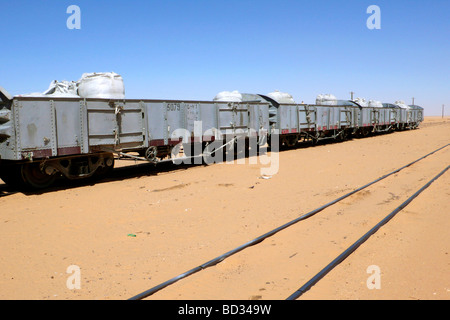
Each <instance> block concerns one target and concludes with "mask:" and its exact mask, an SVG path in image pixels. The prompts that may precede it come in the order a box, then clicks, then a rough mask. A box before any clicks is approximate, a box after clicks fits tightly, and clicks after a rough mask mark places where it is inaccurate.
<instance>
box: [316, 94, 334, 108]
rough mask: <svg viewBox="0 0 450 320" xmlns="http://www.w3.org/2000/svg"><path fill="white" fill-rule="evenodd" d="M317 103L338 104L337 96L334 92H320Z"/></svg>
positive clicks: (323, 104) (324, 104) (322, 104)
mask: <svg viewBox="0 0 450 320" xmlns="http://www.w3.org/2000/svg"><path fill="white" fill-rule="evenodd" d="M316 104H317V105H321V106H329V105H335V104H337V98H336V97H335V96H334V95H332V94H319V95H318V96H317V98H316Z"/></svg>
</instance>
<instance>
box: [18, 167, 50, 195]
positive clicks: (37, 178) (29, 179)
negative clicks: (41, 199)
mask: <svg viewBox="0 0 450 320" xmlns="http://www.w3.org/2000/svg"><path fill="white" fill-rule="evenodd" d="M21 176H22V179H23V181H24V182H25V185H26V186H28V187H31V188H33V189H45V188H48V187H50V186H51V185H52V184H53V182H55V180H56V174H53V175H48V174H46V173H45V172H42V171H41V168H40V164H39V163H26V164H23V165H21Z"/></svg>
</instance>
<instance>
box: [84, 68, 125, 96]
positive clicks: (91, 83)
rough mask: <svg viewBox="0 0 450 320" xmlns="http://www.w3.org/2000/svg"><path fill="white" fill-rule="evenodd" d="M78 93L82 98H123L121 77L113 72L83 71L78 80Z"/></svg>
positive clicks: (123, 91) (123, 88)
mask: <svg viewBox="0 0 450 320" xmlns="http://www.w3.org/2000/svg"><path fill="white" fill-rule="evenodd" d="M78 95H79V96H80V97H82V98H101V99H124V98H125V87H124V84H123V79H122V77H121V76H120V75H118V74H117V73H114V72H108V73H85V74H83V76H82V77H81V80H79V81H78Z"/></svg>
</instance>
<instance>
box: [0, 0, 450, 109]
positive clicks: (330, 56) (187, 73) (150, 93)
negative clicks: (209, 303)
mask: <svg viewBox="0 0 450 320" xmlns="http://www.w3.org/2000/svg"><path fill="white" fill-rule="evenodd" d="M72 4H74V5H78V6H79V7H80V9H81V29H80V30H69V29H68V28H67V26H66V21H67V19H68V18H69V17H70V14H68V13H66V10H67V8H68V7H69V6H70V5H72ZM370 5H378V6H379V7H380V9H381V29H380V30H369V29H368V28H367V26H366V21H367V19H368V18H369V17H370V14H368V13H367V12H366V10H367V8H368V7H369V6H370ZM0 8H1V9H0V19H1V20H0V21H1V24H2V28H1V31H2V32H1V37H2V44H3V45H2V49H1V50H0V58H1V64H0V86H3V87H4V88H5V89H7V90H8V91H9V92H10V93H11V94H13V95H16V94H22V93H30V92H42V91H45V90H46V89H47V88H48V85H49V83H50V82H51V81H52V80H78V79H79V78H80V77H81V75H82V74H83V73H85V72H106V71H114V72H116V73H119V74H121V75H122V76H123V78H124V81H125V90H126V97H127V98H146V99H181V100H183V99H184V100H211V99H212V98H213V97H214V96H215V95H216V94H217V93H218V92H220V91H224V90H239V91H241V92H247V93H263V94H267V93H269V92H271V91H273V90H280V91H285V92H289V93H290V94H292V95H293V96H294V99H295V100H296V101H297V102H302V101H304V102H306V103H314V102H315V98H316V96H317V95H318V94H320V93H332V94H334V95H335V96H337V97H338V98H340V99H347V98H349V97H350V93H349V92H350V91H354V92H355V97H363V98H366V99H367V100H369V99H375V100H381V101H383V102H394V101H395V100H404V101H406V102H407V103H411V98H412V97H415V98H416V100H415V101H416V104H419V105H422V106H423V107H424V108H425V110H426V114H427V115H440V113H441V107H442V104H445V105H446V106H448V107H446V109H447V110H450V19H449V17H450V1H448V0H428V1H425V0H410V1H406V0H389V1H381V0H371V1H365V0H336V1H323V0H316V1H300V0H289V1H288V0H278V1H274V0H259V1H251V0H192V1H189V0H184V1H181V0H160V1H152V0H145V1H140V0H139V1H138V0H130V1H124V0H120V1H119V0H95V1H94V0H90V1H84V0H70V1H65V0H33V1H29V0H28V1H25V0H15V1H10V0H0ZM447 113H450V111H447Z"/></svg>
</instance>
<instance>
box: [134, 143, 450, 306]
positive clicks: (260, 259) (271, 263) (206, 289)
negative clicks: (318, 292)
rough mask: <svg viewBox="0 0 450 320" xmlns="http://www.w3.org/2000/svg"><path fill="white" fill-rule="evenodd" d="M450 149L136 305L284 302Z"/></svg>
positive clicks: (140, 296)
mask: <svg viewBox="0 0 450 320" xmlns="http://www.w3.org/2000/svg"><path fill="white" fill-rule="evenodd" d="M447 147H448V144H447V145H445V146H443V147H441V148H439V149H436V150H434V151H433V152H431V153H429V154H427V155H424V156H423V157H420V158H419V159H417V160H415V161H413V162H411V163H409V164H406V165H405V166H403V167H401V168H398V169H396V170H394V171H392V172H390V173H388V174H386V175H384V176H382V177H380V178H379V179H376V180H374V181H372V182H370V183H368V184H367V185H365V186H362V187H360V188H357V189H355V190H353V191H352V192H349V193H347V194H346V195H344V196H341V197H339V198H337V199H335V200H332V201H330V202H329V203H327V204H326V205H324V206H321V207H319V208H318V209H316V210H313V211H311V212H309V213H307V214H304V215H302V216H300V217H299V218H297V219H295V220H292V221H290V222H288V223H286V224H284V225H282V226H280V227H279V228H276V229H274V230H272V231H269V232H268V233H266V234H264V235H262V236H261V237H258V238H255V239H253V240H251V241H249V242H248V243H245V244H243V245H241V246H239V247H237V248H235V249H234V250H231V251H229V252H227V253H225V254H223V255H220V256H218V257H216V258H215V259H212V260H210V261H209V262H206V263H204V264H202V265H200V266H198V267H194V268H192V269H190V270H187V271H186V272H185V273H182V274H180V275H178V276H176V277H174V278H172V279H169V280H168V281H166V282H163V283H161V284H159V285H156V286H154V287H152V288H151V289H149V290H146V291H144V292H142V293H141V294H138V295H136V296H134V297H132V298H131V299H144V298H147V297H152V298H155V299H178V298H179V299H285V298H286V296H288V295H290V294H291V293H292V292H294V291H295V290H297V289H298V286H299V284H300V283H301V282H302V281H304V282H306V281H307V280H308V279H310V278H311V277H313V276H314V274H316V273H317V272H319V271H320V270H321V268H322V267H323V266H325V265H327V264H328V262H329V261H330V259H332V258H334V257H335V256H337V255H338V254H339V253H341V252H342V251H343V250H344V249H345V248H346V247H348V246H349V245H351V244H352V243H353V242H355V241H356V240H357V239H359V238H360V237H361V236H362V235H363V234H365V233H366V232H367V231H368V230H370V229H371V228H372V226H374V225H376V224H377V223H378V222H379V221H380V220H381V219H383V218H384V217H385V216H386V215H387V214H388V213H389V212H391V211H392V209H394V208H395V207H396V206H398V205H399V204H401V203H402V202H404V201H405V200H406V199H408V197H410V196H411V195H412V194H413V193H414V192H415V191H416V190H417V189H419V188H420V187H421V186H422V185H423V184H424V183H425V182H426V181H428V180H429V179H431V178H432V177H433V176H434V175H435V174H436V173H437V172H435V171H436V170H435V168H436V167H444V165H445V166H446V165H448V162H449V155H448V154H449V153H448V151H449V150H448V148H447ZM433 169H434V170H433ZM319 212H320V214H317V213H319ZM300 221H301V222H302V223H298V222H300ZM342 226H345V227H342ZM281 231H283V232H281ZM264 240H265V241H264ZM251 261H253V263H252V262H251ZM254 261H256V263H255V262H254ZM212 266H215V267H214V268H209V267H212ZM200 271H201V272H200ZM315 272H316V273H315ZM199 287H201V288H202V290H201V291H202V292H203V295H201V296H200V295H198V294H196V291H197V290H196V288H199ZM218 288H220V289H218ZM199 291H200V290H199Z"/></svg>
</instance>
